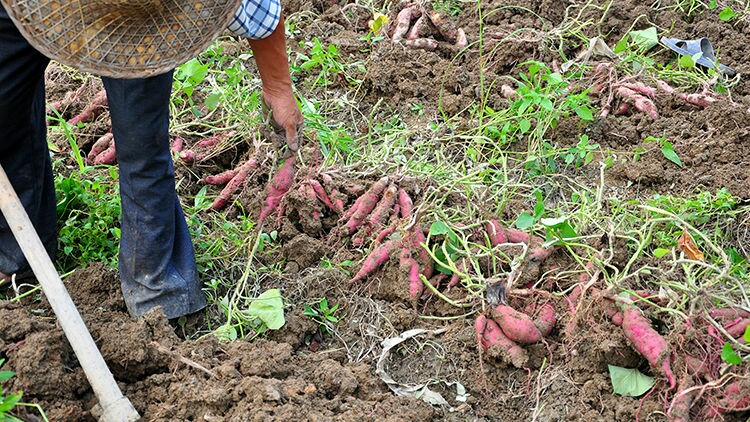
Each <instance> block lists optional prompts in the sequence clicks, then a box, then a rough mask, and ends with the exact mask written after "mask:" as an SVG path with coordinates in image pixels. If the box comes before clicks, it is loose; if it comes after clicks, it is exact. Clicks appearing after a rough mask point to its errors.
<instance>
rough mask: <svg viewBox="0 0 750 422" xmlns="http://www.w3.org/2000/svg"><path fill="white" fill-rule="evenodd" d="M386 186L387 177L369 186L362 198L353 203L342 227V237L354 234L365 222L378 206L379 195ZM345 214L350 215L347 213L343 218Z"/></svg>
mask: <svg viewBox="0 0 750 422" xmlns="http://www.w3.org/2000/svg"><path fill="white" fill-rule="evenodd" d="M387 186H388V177H383V178H382V179H380V180H378V181H377V182H375V183H374V184H373V185H372V186H370V189H368V190H367V192H365V193H364V194H362V196H360V197H359V198H357V200H356V201H354V205H352V208H351V209H352V210H353V211H352V212H351V216H350V217H348V218H349V220H348V221H347V222H346V224H345V225H344V226H343V227H342V230H343V234H344V236H348V235H351V234H352V233H354V231H355V230H356V229H357V228H358V227H359V226H360V225H361V224H362V222H363V221H365V219H366V218H367V216H368V215H370V213H371V212H372V210H373V209H374V208H375V206H376V205H377V204H378V200H379V199H380V194H381V193H383V191H384V190H385V189H386V187H387ZM347 214H350V213H349V212H347V213H346V214H344V218H347Z"/></svg>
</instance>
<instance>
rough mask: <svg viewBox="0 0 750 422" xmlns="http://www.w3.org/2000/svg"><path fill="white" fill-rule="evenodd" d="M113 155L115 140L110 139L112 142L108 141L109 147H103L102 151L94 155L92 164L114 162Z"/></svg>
mask: <svg viewBox="0 0 750 422" xmlns="http://www.w3.org/2000/svg"><path fill="white" fill-rule="evenodd" d="M115 155H116V150H115V140H114V139H112V142H110V143H109V147H107V149H105V150H104V151H102V152H101V153H99V155H97V156H96V157H94V164H95V165H102V164H106V165H112V164H114V163H115Z"/></svg>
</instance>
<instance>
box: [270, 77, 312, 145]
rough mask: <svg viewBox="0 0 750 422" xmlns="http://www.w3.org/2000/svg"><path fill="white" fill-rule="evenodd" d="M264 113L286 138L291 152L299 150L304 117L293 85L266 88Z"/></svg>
mask: <svg viewBox="0 0 750 422" xmlns="http://www.w3.org/2000/svg"><path fill="white" fill-rule="evenodd" d="M263 115H264V117H265V118H266V121H267V122H268V123H270V124H271V126H272V127H273V129H274V130H275V132H276V133H277V134H278V135H280V136H282V137H283V138H284V141H285V142H286V145H287V146H288V147H289V152H290V153H294V152H297V150H298V149H299V140H300V136H301V131H302V126H303V124H304V119H303V117H302V112H301V111H300V109H299V106H298V105H297V102H296V101H295V99H294V94H293V93H292V90H291V87H289V88H288V89H282V90H268V89H265V88H264V89H263Z"/></svg>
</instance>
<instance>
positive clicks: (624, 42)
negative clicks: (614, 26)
mask: <svg viewBox="0 0 750 422" xmlns="http://www.w3.org/2000/svg"><path fill="white" fill-rule="evenodd" d="M627 49H628V38H627V37H623V38H622V39H621V40H620V41H618V42H617V44H615V49H614V50H612V52H614V53H615V54H617V53H622V52H623V51H625V50H627Z"/></svg>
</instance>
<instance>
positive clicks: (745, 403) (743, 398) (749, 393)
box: [718, 380, 750, 413]
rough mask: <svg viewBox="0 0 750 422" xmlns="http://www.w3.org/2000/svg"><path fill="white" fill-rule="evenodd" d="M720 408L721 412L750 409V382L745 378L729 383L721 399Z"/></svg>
mask: <svg viewBox="0 0 750 422" xmlns="http://www.w3.org/2000/svg"><path fill="white" fill-rule="evenodd" d="M718 410H719V411H720V412H721V413H728V412H739V411H745V410H750V382H748V381H747V380H743V381H735V382H732V383H729V384H727V385H726V386H725V387H724V391H723V394H722V396H721V398H720V399H719V409H718Z"/></svg>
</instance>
